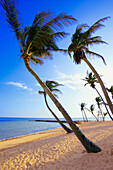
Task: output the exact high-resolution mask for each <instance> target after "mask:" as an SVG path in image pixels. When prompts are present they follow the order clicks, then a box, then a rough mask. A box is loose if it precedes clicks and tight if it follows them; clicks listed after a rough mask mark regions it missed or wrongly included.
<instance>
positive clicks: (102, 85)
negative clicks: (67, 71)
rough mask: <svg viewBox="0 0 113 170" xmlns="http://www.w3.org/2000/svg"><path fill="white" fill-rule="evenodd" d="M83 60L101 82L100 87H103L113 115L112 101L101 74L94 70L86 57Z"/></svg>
mask: <svg viewBox="0 0 113 170" xmlns="http://www.w3.org/2000/svg"><path fill="white" fill-rule="evenodd" d="M82 59H83V60H84V61H85V62H86V63H87V65H88V66H89V67H90V69H91V70H92V71H93V73H94V74H95V76H96V78H97V79H98V81H99V83H100V86H101V88H102V90H103V93H104V96H105V98H106V101H107V103H108V106H109V108H110V110H111V113H112V114H113V105H112V103H111V100H110V98H109V96H108V94H107V91H106V88H105V86H104V84H103V82H102V80H101V78H100V76H99V74H98V73H97V71H96V70H95V69H94V67H93V66H92V65H91V64H90V62H89V61H88V60H87V58H85V57H84V58H82Z"/></svg>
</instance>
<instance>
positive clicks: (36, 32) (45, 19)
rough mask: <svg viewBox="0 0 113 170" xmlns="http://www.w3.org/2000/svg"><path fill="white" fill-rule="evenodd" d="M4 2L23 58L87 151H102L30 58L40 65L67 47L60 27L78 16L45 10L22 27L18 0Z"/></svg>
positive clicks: (2, 3)
mask: <svg viewBox="0 0 113 170" xmlns="http://www.w3.org/2000/svg"><path fill="white" fill-rule="evenodd" d="M1 5H2V7H3V8H4V10H5V13H6V17H7V22H8V23H9V24H10V26H11V28H12V29H13V31H14V33H15V35H16V37H17V40H18V42H19V44H20V47H21V58H22V59H23V61H24V64H25V67H26V69H27V70H28V71H29V72H30V73H31V74H32V76H33V77H34V78H35V79H36V80H37V81H38V83H39V84H40V85H41V87H42V88H43V89H44V91H45V92H46V93H47V94H48V96H49V97H50V98H51V100H52V101H53V103H54V104H55V105H56V107H57V108H58V109H59V111H60V112H61V113H62V115H63V116H64V118H65V119H66V120H67V122H68V124H69V125H70V127H71V128H72V130H73V132H74V133H75V135H76V136H77V138H78V139H79V140H80V141H81V143H82V145H83V146H84V147H85V149H86V150H87V152H95V153H96V152H100V151H101V148H100V147H98V146H97V145H96V144H94V143H93V142H92V141H90V140H89V139H88V138H87V137H85V135H83V133H82V132H81V131H80V129H79V128H78V126H77V125H76V124H75V123H74V122H73V120H72V119H71V117H70V116H69V114H68V113H67V112H66V110H65V109H64V108H63V106H62V105H61V103H60V102H59V101H58V99H57V98H56V97H55V96H54V95H53V94H52V92H51V91H50V90H49V89H48V87H47V86H46V85H45V83H44V82H43V81H42V80H41V79H40V77H39V76H38V74H37V73H36V72H35V71H34V70H33V69H32V68H31V65H30V62H33V63H35V64H37V65H39V64H42V63H43V60H42V59H44V58H45V57H46V58H47V57H48V58H50V57H51V51H65V50H62V49H59V48H58V47H57V45H56V39H58V38H63V37H65V36H66V35H67V34H66V33H65V32H59V31H58V30H59V29H63V28H64V26H66V25H70V24H72V23H73V22H74V23H75V21H76V19H75V18H73V17H72V16H70V15H66V14H64V13H61V14H59V15H58V16H56V17H53V14H52V13H51V12H50V11H42V12H40V13H37V14H36V16H35V19H34V21H33V23H32V25H31V26H29V27H25V28H24V29H21V27H20V26H21V23H20V18H19V12H18V10H17V7H16V4H15V0H1Z"/></svg>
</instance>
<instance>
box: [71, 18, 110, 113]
mask: <svg viewBox="0 0 113 170" xmlns="http://www.w3.org/2000/svg"><path fill="white" fill-rule="evenodd" d="M108 18H109V17H105V18H102V19H100V20H98V21H97V22H96V23H94V24H93V25H92V26H91V27H89V26H87V25H85V24H84V25H80V26H78V27H77V28H76V31H75V33H74V34H73V36H72V43H71V44H70V46H69V47H68V53H69V55H70V57H71V52H73V59H74V62H75V64H80V63H81V60H83V61H85V62H86V64H87V65H88V66H89V67H90V69H91V70H92V71H93V73H94V74H95V76H96V78H97V80H98V82H99V83H100V86H101V88H102V90H103V93H104V96H105V98H106V100H107V103H108V106H109V108H110V110H111V112H112V114H113V105H112V103H111V100H110V98H109V96H108V93H107V91H106V88H105V86H104V84H103V82H102V80H101V78H100V76H99V74H98V73H97V71H96V70H95V69H94V67H93V66H92V65H91V63H90V62H89V61H88V60H87V56H86V54H89V55H94V56H97V57H100V58H101V59H102V60H103V62H104V63H105V60H104V58H103V57H102V55H100V54H98V53H95V52H93V51H90V49H89V46H90V45H93V44H106V42H105V41H102V40H101V37H100V36H94V37H92V33H94V32H95V31H96V30H98V29H99V28H101V27H103V26H104V25H103V24H101V22H103V21H105V20H107V19H108ZM85 28H87V30H86V31H83V29H85Z"/></svg>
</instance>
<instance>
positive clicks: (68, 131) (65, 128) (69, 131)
mask: <svg viewBox="0 0 113 170" xmlns="http://www.w3.org/2000/svg"><path fill="white" fill-rule="evenodd" d="M44 99H45V103H46V106H47V108H48V109H49V111H50V112H51V113H52V115H53V116H54V118H55V119H56V120H57V122H58V123H59V124H60V125H61V126H62V128H63V129H64V130H65V131H66V132H67V133H72V132H73V131H72V130H71V129H69V128H68V127H67V126H65V125H64V124H63V123H62V122H61V121H60V120H59V119H58V117H57V116H56V115H55V114H54V112H53V111H52V110H51V108H50V107H49V105H48V103H47V99H46V94H44Z"/></svg>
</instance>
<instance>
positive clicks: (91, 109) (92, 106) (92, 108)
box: [85, 104, 99, 121]
mask: <svg viewBox="0 0 113 170" xmlns="http://www.w3.org/2000/svg"><path fill="white" fill-rule="evenodd" d="M85 109H87V110H88V111H89V112H91V113H92V115H93V116H94V117H95V119H96V120H97V121H99V120H98V118H97V117H96V116H95V114H94V104H92V105H91V106H90V108H89V109H88V108H85Z"/></svg>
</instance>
